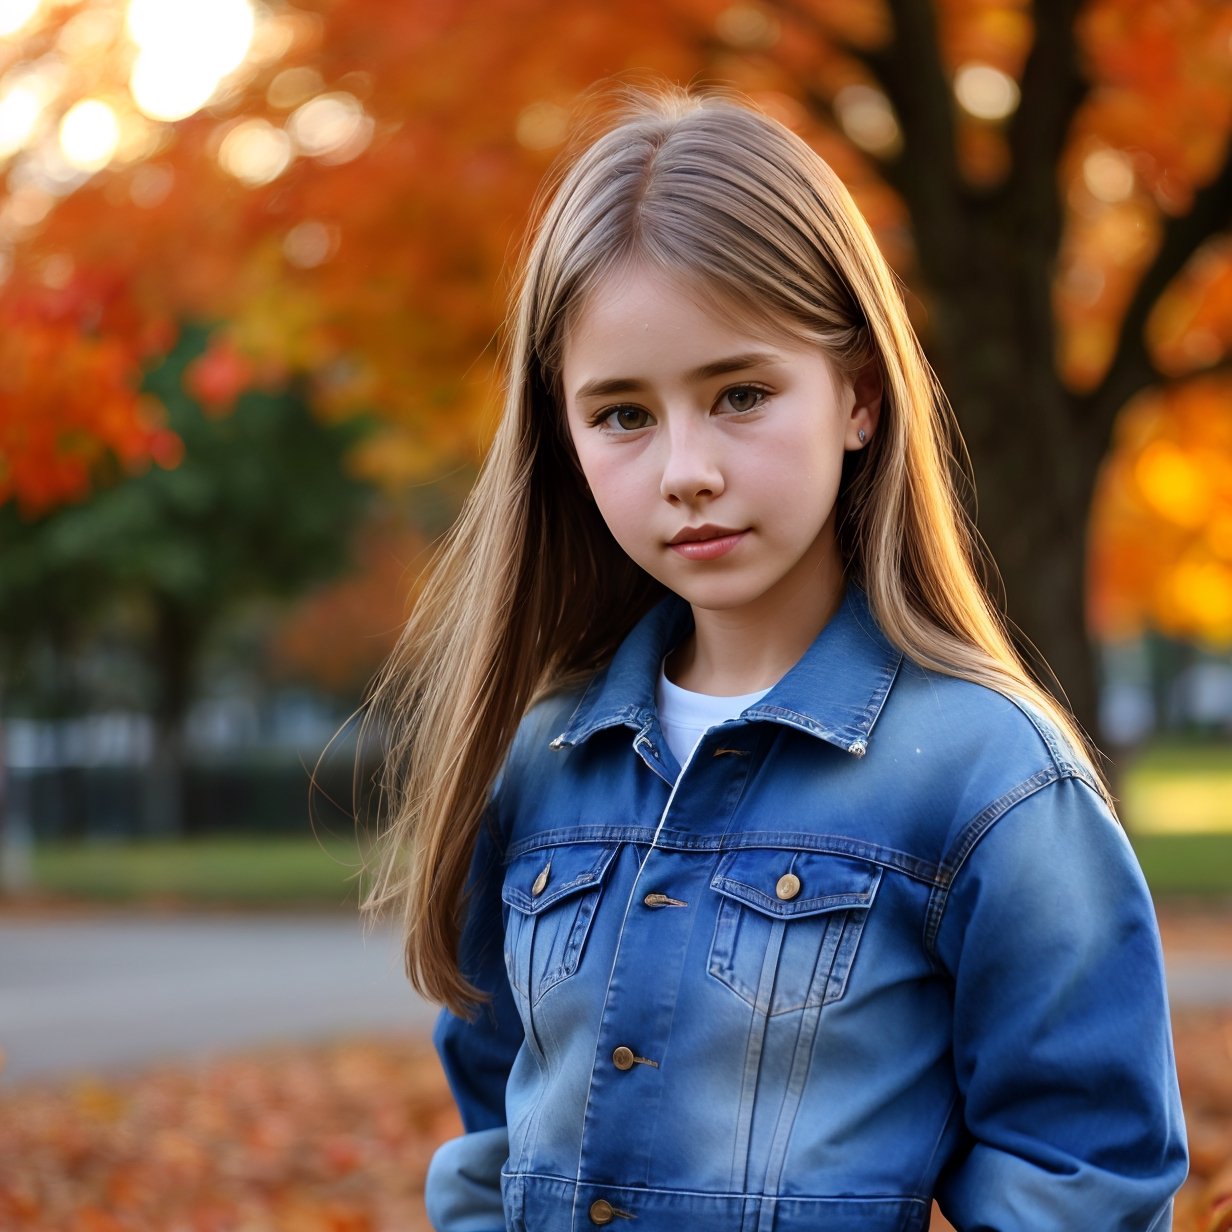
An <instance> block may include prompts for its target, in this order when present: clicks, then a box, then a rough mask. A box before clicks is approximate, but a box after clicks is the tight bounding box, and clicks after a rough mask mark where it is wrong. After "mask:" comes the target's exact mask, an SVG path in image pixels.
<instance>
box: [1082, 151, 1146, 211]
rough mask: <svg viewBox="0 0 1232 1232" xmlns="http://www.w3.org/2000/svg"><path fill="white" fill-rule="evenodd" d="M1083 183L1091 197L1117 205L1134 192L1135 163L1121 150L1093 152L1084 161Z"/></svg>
mask: <svg viewBox="0 0 1232 1232" xmlns="http://www.w3.org/2000/svg"><path fill="white" fill-rule="evenodd" d="M1082 182H1083V183H1084V184H1085V185H1086V187H1087V191H1088V192H1089V193H1090V194H1091V196H1093V197H1096V198H1097V199H1098V200H1100V201H1105V202H1107V203H1108V204H1109V205H1115V204H1116V203H1117V202H1119V201H1125V200H1127V199H1128V198H1129V197H1130V195H1131V194H1132V193H1133V191H1134V167H1133V163H1131V162H1130V160H1129V157H1128V156H1127V155H1126V154H1124V153H1122V152H1121V151H1120V150H1108V149H1101V150H1093V151H1092V152H1091V153H1090V154H1088V155H1087V156H1086V158H1084V159H1083V160H1082Z"/></svg>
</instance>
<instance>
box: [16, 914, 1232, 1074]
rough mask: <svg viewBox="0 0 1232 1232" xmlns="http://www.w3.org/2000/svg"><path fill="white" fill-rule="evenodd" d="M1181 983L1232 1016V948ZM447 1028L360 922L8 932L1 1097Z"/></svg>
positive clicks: (384, 944) (66, 925)
mask: <svg viewBox="0 0 1232 1232" xmlns="http://www.w3.org/2000/svg"><path fill="white" fill-rule="evenodd" d="M1191 932H1193V930H1191ZM1166 935H1167V934H1166ZM1195 935H1201V934H1195ZM1168 978H1169V987H1170V989H1171V992H1172V997H1173V1001H1174V1004H1176V1005H1178V1006H1179V1005H1189V1006H1197V1005H1232V953H1230V952H1229V951H1228V949H1226V948H1224V947H1222V946H1220V945H1215V946H1213V947H1210V948H1206V949H1196V948H1193V945H1192V944H1191V943H1190V940H1189V938H1187V937H1178V938H1177V941H1176V942H1175V943H1174V944H1172V945H1170V952H1169V972H1168ZM434 1016H435V1013H434V1011H433V1009H432V1008H431V1007H430V1006H428V1005H426V1004H425V1003H424V1002H423V1001H421V1000H419V999H418V998H417V997H416V996H415V995H414V994H413V993H412V992H411V990H410V987H409V985H408V984H407V983H406V980H405V979H404V978H403V975H402V968H401V958H400V955H399V954H398V952H397V946H396V944H395V941H394V938H393V937H392V935H391V934H390V933H389V932H387V931H382V932H376V933H374V934H372V935H371V936H369V937H368V938H367V939H366V940H365V938H364V936H363V934H362V932H361V930H360V926H359V924H358V922H357V921H356V920H355V919H354V918H352V917H347V916H340V917H322V916H301V917H287V916H269V915H257V916H226V917H219V916H188V917H182V916H180V917H169V918H168V917H160V916H157V915H141V916H99V917H81V918H76V919H69V920H62V919H61V920H44V919H38V918H29V919H19V918H8V919H3V920H0V1047H2V1048H3V1050H4V1053H5V1055H6V1063H5V1067H4V1070H3V1072H2V1073H0V1089H3V1087H4V1086H8V1085H11V1084H12V1083H13V1082H15V1081H21V1080H23V1079H26V1078H31V1077H38V1076H48V1077H49V1076H52V1075H59V1074H66V1073H71V1072H73V1071H78V1070H80V1071H95V1072H97V1071H100V1070H104V1071H115V1070H122V1069H125V1068H135V1067H139V1066H142V1065H146V1064H149V1063H151V1062H154V1061H157V1060H161V1059H164V1058H170V1057H182V1056H192V1057H201V1056H208V1055H210V1054H213V1053H220V1052H224V1051H229V1050H235V1049H239V1048H246V1047H250V1046H258V1045H261V1044H266V1043H272V1042H274V1041H277V1040H279V1039H297V1040H304V1039H319V1038H325V1037H328V1036H332V1035H343V1034H355V1033H362V1032H369V1031H371V1032H385V1031H393V1032H406V1033H414V1034H420V1035H422V1034H426V1033H427V1031H428V1030H429V1029H430V1027H431V1023H432V1020H433V1018H434Z"/></svg>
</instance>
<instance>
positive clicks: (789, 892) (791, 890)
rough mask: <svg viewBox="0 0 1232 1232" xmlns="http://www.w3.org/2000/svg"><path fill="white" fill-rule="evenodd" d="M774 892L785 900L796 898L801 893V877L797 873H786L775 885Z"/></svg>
mask: <svg viewBox="0 0 1232 1232" xmlns="http://www.w3.org/2000/svg"><path fill="white" fill-rule="evenodd" d="M774 892H775V893H776V894H777V895H778V896H779V898H781V899H783V900H784V901H786V900H787V899H789V898H795V897H796V895H797V894H799V893H800V878H799V877H797V876H796V874H795V873H784V874H783V875H782V876H781V877H780V878H779V882H778V885H776V886H775V887H774Z"/></svg>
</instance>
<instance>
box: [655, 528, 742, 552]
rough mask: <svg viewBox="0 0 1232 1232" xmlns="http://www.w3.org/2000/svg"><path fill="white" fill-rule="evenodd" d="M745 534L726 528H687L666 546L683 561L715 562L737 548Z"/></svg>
mask: <svg viewBox="0 0 1232 1232" xmlns="http://www.w3.org/2000/svg"><path fill="white" fill-rule="evenodd" d="M747 534H748V531H747V530H732V529H731V528H730V527H727V526H709V525H707V526H687V527H685V529H684V530H682V531H680V532H679V533H678V534H677V535H676V536H675V537H674V538H673V539H670V540H669V541H668V545H667V546H668V547H670V548H671V549H672V551H673V552H675V553H676V555H677V556H683V557H684V558H685V560H717V559H718V558H719V557H720V556H726V555H727V553H728V552H730V551H732V550H733V549H734V548H736V547H738V546H739V545H740V543H741V541H742V540H743V539H744V537H745V535H747Z"/></svg>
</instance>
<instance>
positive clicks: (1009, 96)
mask: <svg viewBox="0 0 1232 1232" xmlns="http://www.w3.org/2000/svg"><path fill="white" fill-rule="evenodd" d="M954 96H955V98H957V99H958V103H959V106H961V107H962V109H963V110H964V111H966V112H967V113H968V114H969V115H973V116H975V117H976V119H978V120H1004V119H1005V118H1006V117H1007V116H1009V115H1012V114H1013V113H1014V111H1015V110H1016V109H1017V107H1018V83H1017V82H1016V81H1015V80H1014V79H1013V78H1012V77H1011V76H1010V75H1009V74H1008V73H1003V72H1002V71H1001V70H1000V69H999V68H993V67H992V65H991V64H964V65H963V66H962V67H961V68H960V69H959V70H958V72H957V73H955V75H954Z"/></svg>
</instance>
